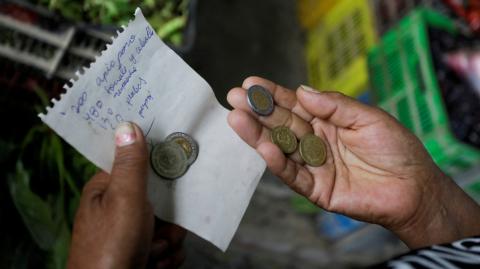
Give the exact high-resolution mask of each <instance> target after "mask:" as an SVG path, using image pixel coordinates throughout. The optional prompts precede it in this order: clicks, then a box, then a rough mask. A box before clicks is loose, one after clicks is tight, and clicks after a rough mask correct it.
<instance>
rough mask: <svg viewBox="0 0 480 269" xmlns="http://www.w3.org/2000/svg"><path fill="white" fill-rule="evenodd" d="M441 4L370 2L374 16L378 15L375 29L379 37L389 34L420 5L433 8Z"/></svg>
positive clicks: (431, 0)
mask: <svg viewBox="0 0 480 269" xmlns="http://www.w3.org/2000/svg"><path fill="white" fill-rule="evenodd" d="M439 3H440V1H439V0H370V5H371V7H372V10H373V14H375V15H376V16H375V28H376V30H377V33H378V35H379V36H381V35H383V34H384V33H385V32H387V31H388V30H389V29H390V28H391V27H392V26H394V25H395V24H396V23H397V22H398V21H400V20H401V19H402V18H403V17H404V16H406V15H407V14H408V13H409V12H410V11H411V10H413V9H414V8H416V7H418V6H420V5H422V6H425V7H433V6H434V5H438V4H439Z"/></svg>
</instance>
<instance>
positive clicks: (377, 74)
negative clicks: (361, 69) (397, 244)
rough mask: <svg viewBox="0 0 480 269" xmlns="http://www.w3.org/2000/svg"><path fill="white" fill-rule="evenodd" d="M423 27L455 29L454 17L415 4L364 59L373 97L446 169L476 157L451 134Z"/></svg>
mask: <svg viewBox="0 0 480 269" xmlns="http://www.w3.org/2000/svg"><path fill="white" fill-rule="evenodd" d="M429 27H433V28H437V29H443V30H445V31H447V32H450V33H455V32H456V29H455V26H454V22H453V21H451V20H450V19H449V18H447V17H445V16H443V15H441V14H440V13H437V12H435V11H432V10H428V9H423V8H420V9H417V10H415V11H413V12H412V13H411V14H410V15H409V16H408V17H406V18H405V19H403V20H402V21H401V22H400V24H399V25H398V26H396V27H395V28H393V29H392V30H390V31H389V32H388V33H387V34H386V35H385V36H384V38H383V39H382V41H381V42H380V44H379V45H378V46H377V47H375V48H374V49H372V50H371V52H370V54H369V57H368V60H369V61H368V62H369V72H370V74H371V75H370V77H371V84H372V88H373V92H374V95H375V99H376V101H377V103H378V104H379V105H380V106H381V107H382V108H383V109H385V110H386V111H388V112H389V113H391V114H392V115H393V116H395V117H396V118H397V119H398V120H399V121H400V122H402V123H403V124H404V125H405V126H406V127H407V128H409V129H410V130H411V131H413V132H414V133H415V134H416V135H417V136H418V137H419V138H420V139H421V140H422V142H423V143H424V145H425V147H426V148H427V150H428V151H429V152H430V154H431V155H432V157H433V159H434V160H435V162H436V163H437V164H438V165H439V166H440V168H442V170H444V171H445V172H446V173H448V174H450V175H454V174H456V173H458V172H461V171H465V170H467V169H468V168H469V167H471V166H472V165H475V164H478V163H479V161H480V150H478V149H476V148H474V147H472V146H469V145H467V144H464V143H461V142H460V141H459V140H457V139H456V137H455V136H454V135H453V134H452V132H451V130H450V127H449V122H448V114H447V111H446V109H445V106H444V103H443V99H442V94H441V92H440V88H439V84H438V80H437V78H436V73H435V69H434V66H433V60H432V55H431V52H430V45H429V38H428V29H429Z"/></svg>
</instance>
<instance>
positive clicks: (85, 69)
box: [37, 7, 143, 125]
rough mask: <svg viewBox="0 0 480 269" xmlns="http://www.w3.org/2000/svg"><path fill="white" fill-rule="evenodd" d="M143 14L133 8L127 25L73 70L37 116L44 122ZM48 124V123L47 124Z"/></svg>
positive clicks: (138, 9)
mask: <svg viewBox="0 0 480 269" xmlns="http://www.w3.org/2000/svg"><path fill="white" fill-rule="evenodd" d="M139 15H140V16H143V13H142V10H141V9H140V8H139V7H137V8H136V9H135V12H134V17H133V18H132V19H130V20H129V21H128V23H127V25H126V26H125V25H121V26H120V28H119V29H118V30H117V31H116V32H115V35H113V36H112V37H111V42H110V43H107V44H106V47H105V49H104V50H102V51H101V52H100V54H99V55H97V56H95V59H94V60H93V61H92V62H91V63H89V64H88V65H86V66H82V67H80V68H79V69H78V70H77V71H75V77H74V78H71V79H70V80H68V81H67V82H65V84H64V85H63V87H62V88H63V89H64V90H65V91H64V92H62V93H61V94H60V96H58V97H57V98H55V97H54V98H52V99H50V102H51V103H52V104H51V105H49V106H46V107H45V110H46V112H44V113H38V114H37V116H38V117H39V118H40V119H41V120H42V121H43V122H44V123H46V122H45V119H46V117H47V116H48V114H49V113H50V112H51V111H53V110H55V106H56V105H57V103H59V102H60V101H61V100H62V99H63V98H65V96H66V95H67V94H68V93H69V91H70V90H71V89H72V88H73V85H74V84H75V83H76V82H77V81H78V80H80V79H81V78H82V77H83V76H86V75H88V72H91V71H90V70H92V68H94V67H95V66H96V65H97V64H98V59H100V58H102V57H103V56H104V54H105V53H106V51H108V50H109V49H110V48H111V47H112V46H113V45H114V43H115V42H116V41H117V39H118V38H119V36H120V35H121V34H122V33H124V32H125V30H126V29H127V28H128V27H129V26H130V24H132V23H133V22H134V21H135V20H137V18H138V16H139ZM47 125H48V124H47Z"/></svg>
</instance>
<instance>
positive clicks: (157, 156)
mask: <svg viewBox="0 0 480 269" xmlns="http://www.w3.org/2000/svg"><path fill="white" fill-rule="evenodd" d="M150 161H151V163H152V168H153V170H154V171H155V173H157V175H159V176H160V177H162V178H165V179H176V178H179V177H181V176H182V175H183V174H185V172H186V171H187V168H188V163H187V154H186V153H185V151H184V150H183V148H182V147H181V146H180V145H179V144H177V143H175V142H163V143H159V144H157V145H155V146H154V147H153V149H152V152H151V153H150Z"/></svg>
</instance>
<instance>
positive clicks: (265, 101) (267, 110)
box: [247, 85, 275, 116]
mask: <svg viewBox="0 0 480 269" xmlns="http://www.w3.org/2000/svg"><path fill="white" fill-rule="evenodd" d="M247 102H248V105H249V106H250V108H251V109H252V110H253V111H254V112H255V113H257V114H259V115H261V116H268V115H270V114H272V112H273V108H274V106H275V104H274V103H273V97H272V94H271V93H270V92H269V91H267V90H266V89H265V88H263V87H262V86H260V85H254V86H252V87H250V88H249V89H248V91H247Z"/></svg>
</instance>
